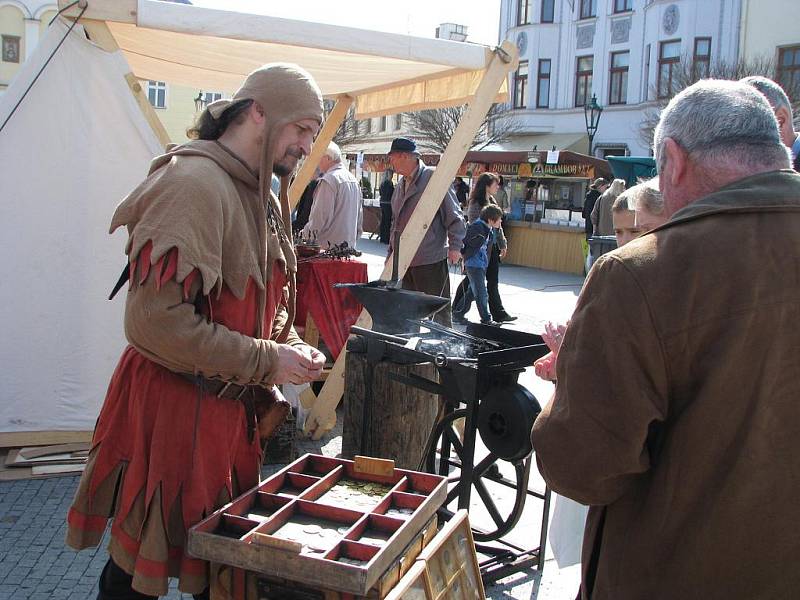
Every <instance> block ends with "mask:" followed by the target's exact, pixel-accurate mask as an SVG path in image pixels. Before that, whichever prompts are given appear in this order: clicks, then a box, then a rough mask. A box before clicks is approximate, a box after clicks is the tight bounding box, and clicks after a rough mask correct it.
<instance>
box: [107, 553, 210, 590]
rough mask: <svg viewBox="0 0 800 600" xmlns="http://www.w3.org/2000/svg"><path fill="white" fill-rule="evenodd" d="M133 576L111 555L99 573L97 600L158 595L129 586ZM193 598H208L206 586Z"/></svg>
mask: <svg viewBox="0 0 800 600" xmlns="http://www.w3.org/2000/svg"><path fill="white" fill-rule="evenodd" d="M132 582H133V576H132V575H128V574H127V573H126V572H125V571H124V570H123V569H122V568H121V567H120V566H119V565H118V564H117V563H115V562H114V561H113V560H112V559H111V557H109V558H108V562H107V563H106V566H105V567H103V572H102V573H100V581H99V583H98V588H99V592H98V594H97V600H153V599H155V598H158V596H148V595H147V594H142V593H141V592H137V591H136V590H134V589H133V587H131V584H132ZM193 598H195V600H208V588H206V590H205V591H204V592H203V593H202V594H195V595H194V596H193Z"/></svg>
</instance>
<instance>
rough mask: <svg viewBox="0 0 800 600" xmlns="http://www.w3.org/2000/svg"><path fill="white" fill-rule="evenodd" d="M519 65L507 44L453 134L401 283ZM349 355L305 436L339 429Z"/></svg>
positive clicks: (408, 235)
mask: <svg viewBox="0 0 800 600" xmlns="http://www.w3.org/2000/svg"><path fill="white" fill-rule="evenodd" d="M517 59H518V53H517V49H516V47H515V46H514V44H513V43H511V42H509V41H505V42H503V44H502V46H500V47H499V48H497V49H496V50H495V52H494V56H493V57H492V60H491V62H490V63H489V66H488V67H487V69H486V71H485V73H484V75H483V78H482V79H481V82H480V84H479V85H478V89H477V90H476V92H475V95H474V96H473V98H472V99H471V101H470V102H469V106H468V107H467V110H466V111H465V112H464V116H463V117H462V119H461V121H460V122H459V124H458V127H457V128H456V130H455V132H454V133H453V137H452V138H451V139H450V143H449V144H448V145H447V148H446V149H445V151H444V154H442V158H441V160H440V161H439V165H438V166H437V167H436V171H435V173H434V174H433V176H432V177H431V179H430V181H429V182H428V186H427V187H426V188H425V191H424V192H423V194H422V197H421V198H420V200H419V203H418V204H417V206H416V208H415V209H414V213H413V214H412V215H411V219H410V220H409V222H408V224H407V225H406V227H405V229H404V230H403V234H402V235H401V236H400V256H399V265H398V277H402V276H403V275H404V274H405V272H406V270H407V269H408V266H409V264H410V263H411V259H412V258H413V257H414V255H415V254H416V253H417V248H418V247H419V244H420V242H421V241H422V238H423V237H424V236H425V233H426V232H427V229H428V226H429V225H430V223H431V221H432V220H433V217H434V215H435V214H436V211H437V210H438V209H439V205H440V204H441V201H442V198H444V196H445V194H446V193H447V188H448V187H449V186H450V184H451V183H452V181H453V178H454V177H455V175H456V173H457V172H458V168H459V167H460V166H461V163H462V162H463V161H464V157H465V156H466V155H467V151H468V150H469V149H470V147H471V146H472V141H473V140H474V138H475V134H476V133H477V132H478V129H479V128H480V126H481V123H483V119H484V117H485V116H486V113H487V112H488V111H489V108H491V106H492V104H493V103H494V101H495V98H496V95H497V90H498V89H500V86H501V85H502V83H503V82H504V81H505V80H506V77H507V76H508V73H509V72H510V71H511V70H512V69H514V68H516V65H517ZM390 274H391V264H387V265H386V266H384V269H383V274H382V275H381V279H388V278H389V276H390ZM356 325H358V326H359V327H371V319H370V317H369V315H368V314H367V313H366V311H362V312H361V315H360V316H359V317H358V321H357V322H356ZM346 353H347V351H346V349H343V350H342V352H341V353H340V354H339V357H338V358H337V359H336V363H335V364H334V365H333V369H332V370H331V372H330V373H329V375H328V378H327V380H326V381H325V385H324V386H323V387H322V390H321V391H320V394H319V397H318V398H317V401H316V402H315V403H314V406H313V407H312V408H311V412H310V413H309V415H308V417H307V418H306V422H305V425H304V427H303V430H304V431H305V433H307V434H310V435H311V436H312V437H313V438H314V439H315V440H318V439H320V438H321V437H322V436H323V435H324V434H325V433H326V432H328V431H330V430H331V429H332V428H333V426H334V425H335V424H336V407H337V405H338V404H339V401H340V400H341V398H342V394H343V393H344V362H345V355H346Z"/></svg>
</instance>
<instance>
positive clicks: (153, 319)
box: [67, 64, 324, 599]
mask: <svg viewBox="0 0 800 600" xmlns="http://www.w3.org/2000/svg"><path fill="white" fill-rule="evenodd" d="M322 117H323V110H322V95H321V93H320V90H319V88H318V87H317V85H316V83H315V82H314V80H313V79H312V78H311V76H310V75H309V74H308V73H306V72H305V71H303V70H302V69H300V68H298V67H296V66H294V65H287V64H271V65H265V66H264V67H262V68H260V69H258V70H256V71H254V72H253V73H251V74H250V75H249V76H248V77H247V79H246V80H245V82H244V85H243V86H242V87H241V89H239V91H237V92H236V94H234V96H233V99H231V100H218V101H216V102H213V103H211V104H210V105H209V106H208V107H207V109H206V110H205V111H204V112H203V113H202V114H201V115H200V118H199V120H198V122H197V125H196V127H195V128H194V129H193V130H190V137H193V138H194V139H193V140H192V141H190V142H188V143H186V144H183V145H181V146H177V147H173V148H171V149H169V150H168V151H167V153H166V154H164V155H163V156H160V157H157V158H156V159H155V160H154V161H153V163H152V166H151V168H150V174H149V175H148V177H147V178H146V179H145V180H144V182H142V184H141V185H139V187H138V188H136V189H135V190H134V191H133V192H132V193H131V194H130V195H129V196H128V197H127V198H126V199H125V200H123V202H122V203H121V204H120V205H119V207H118V208H117V210H116V213H115V214H114V217H113V220H112V222H111V231H114V230H115V229H117V228H118V227H121V226H123V225H125V226H127V228H128V234H129V238H128V243H127V249H126V253H127V255H128V262H129V291H128V296H127V300H126V304H125V334H126V336H127V339H128V341H129V342H130V345H129V346H128V347H127V348H126V349H125V351H124V352H123V354H122V358H121V359H120V361H119V364H118V365H117V368H116V370H115V372H114V374H113V376H112V378H111V383H110V385H109V388H108V393H107V396H106V399H105V403H104V405H103V408H102V410H101V412H100V416H99V418H98V421H97V426H96V428H95V431H94V438H93V441H92V449H91V452H90V454H89V462H88V465H87V467H86V470H85V471H84V474H83V477H82V478H81V481H80V485H79V487H78V491H77V494H76V496H75V500H74V502H73V505H72V507H71V508H70V511H69V514H68V517H67V520H68V525H69V529H68V533H67V543H68V544H69V545H70V546H72V547H73V548H76V549H81V548H86V547H88V546H96V545H97V544H98V543H99V542H100V539H101V538H102V536H103V532H104V530H105V527H106V524H107V520H108V519H109V518H113V522H112V525H111V541H110V544H109V555H110V557H109V560H108V563H107V564H106V566H105V568H104V569H103V573H102V575H101V577H100V584H99V587H100V593H99V595H98V598H100V599H107V598H149V597H155V596H159V595H164V594H166V593H167V584H168V578H169V577H177V578H178V588H179V589H180V590H181V591H183V592H186V593H190V594H194V595H195V597H196V598H203V597H207V594H208V584H209V567H208V564H207V563H205V562H204V561H201V560H197V559H194V558H192V557H190V556H189V555H188V554H187V552H186V543H187V530H188V529H189V527H191V526H192V525H194V524H196V523H197V522H198V521H200V520H201V519H202V518H203V517H204V516H206V515H208V514H210V513H211V512H213V511H214V510H215V509H217V508H218V507H220V506H221V505H223V504H224V503H226V502H228V501H229V500H231V499H232V498H234V497H235V496H237V495H238V494H240V493H241V492H242V491H244V490H246V489H248V488H251V487H253V486H254V485H256V484H257V483H258V481H259V475H260V466H261V457H262V445H261V441H260V438H266V437H268V436H269V435H270V434H271V433H272V431H273V430H274V429H275V428H276V427H277V426H278V425H279V424H280V423H281V422H282V421H283V419H284V418H285V416H286V412H287V410H288V405H287V404H286V403H285V401H284V400H282V399H281V398H280V394H279V393H278V392H277V390H276V389H275V388H274V386H275V385H276V384H281V383H286V382H289V383H303V382H307V381H311V380H313V379H316V378H317V377H318V376H319V375H320V373H321V369H322V366H323V363H324V357H323V356H322V355H321V354H320V353H319V352H318V351H316V350H315V349H313V348H311V347H310V346H307V345H305V344H304V343H303V342H302V341H301V340H300V339H299V338H298V336H297V335H296V333H295V332H294V329H293V327H292V321H293V314H294V300H295V298H294V293H295V273H296V259H295V255H294V252H293V247H292V239H291V227H290V222H289V218H290V215H289V210H288V201H287V199H286V187H287V185H288V175H289V174H290V173H291V172H292V171H293V170H294V169H295V167H296V166H297V162H298V160H299V159H301V158H302V157H303V156H304V155H307V154H308V153H309V152H310V150H311V143H312V140H313V138H314V135H315V134H316V133H317V132H318V130H319V127H320V124H321V122H322ZM273 172H274V173H275V174H276V175H278V176H280V177H282V178H283V181H282V188H281V194H280V200H279V199H278V198H276V197H275V195H274V194H272V193H271V192H270V182H271V179H272V173H273Z"/></svg>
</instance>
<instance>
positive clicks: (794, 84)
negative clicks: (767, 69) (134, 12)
mask: <svg viewBox="0 0 800 600" xmlns="http://www.w3.org/2000/svg"><path fill="white" fill-rule="evenodd" d="M778 82H779V83H780V84H781V85H782V86H783V89H785V90H786V91H787V92H789V94H793V93H795V92H796V91H797V90H798V89H800V46H791V47H790V48H781V49H780V50H779V51H778Z"/></svg>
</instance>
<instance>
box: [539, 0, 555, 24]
mask: <svg viewBox="0 0 800 600" xmlns="http://www.w3.org/2000/svg"><path fill="white" fill-rule="evenodd" d="M555 13H556V2H555V0H542V19H541V21H542V23H552V22H553V21H554V20H555V16H556V15H555Z"/></svg>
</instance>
